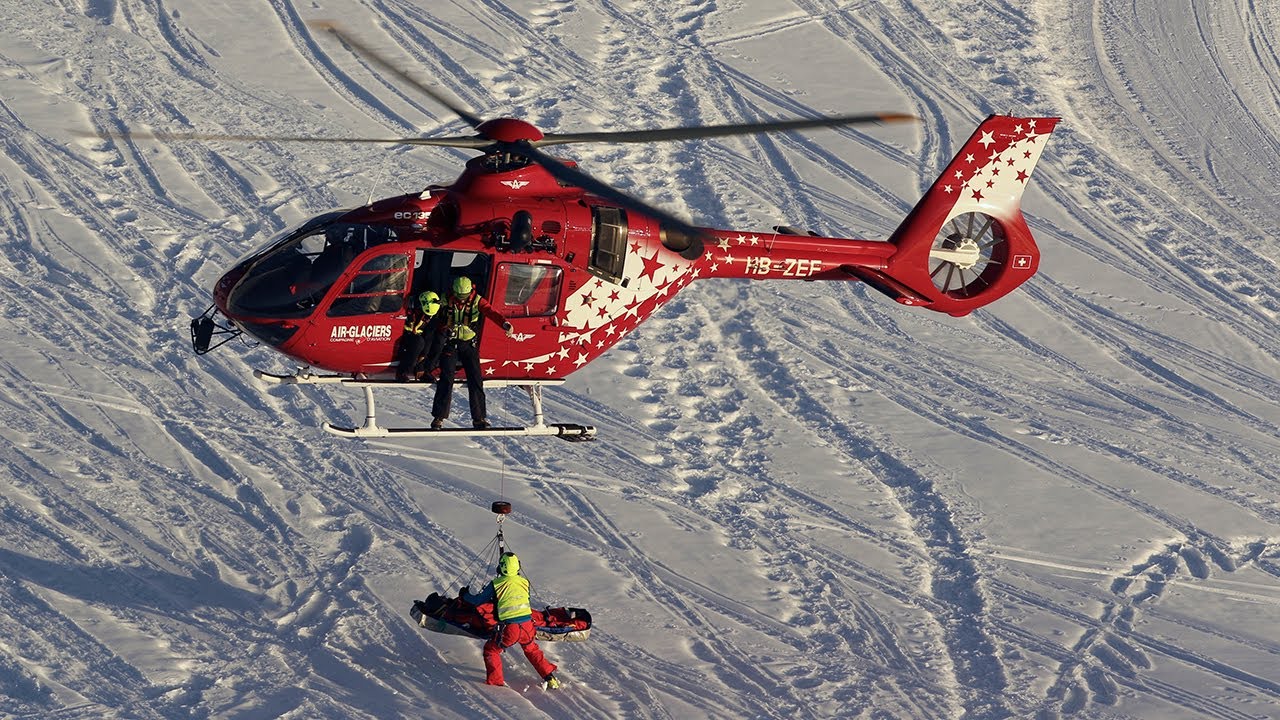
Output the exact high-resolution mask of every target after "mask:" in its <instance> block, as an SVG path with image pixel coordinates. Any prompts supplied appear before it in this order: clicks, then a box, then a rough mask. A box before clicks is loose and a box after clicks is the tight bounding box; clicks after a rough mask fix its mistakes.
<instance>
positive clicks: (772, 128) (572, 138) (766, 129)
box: [532, 113, 920, 146]
mask: <svg viewBox="0 0 1280 720" xmlns="http://www.w3.org/2000/svg"><path fill="white" fill-rule="evenodd" d="M919 119H920V118H918V117H916V116H915V115H908V114H905V113H871V114H863V115H837V116H834V117H822V118H812V119H802V120H779V121H775V122H760V123H740V124H735V125H705V126H700V127H699V126H695V127H679V128H665V129H658V130H628V131H621V132H590V133H564V134H551V135H547V136H545V137H543V138H542V139H541V140H537V141H534V142H533V143H532V144H533V145H535V146H542V145H564V144H566V143H579V142H605V143H639V142H658V141H664V140H697V139H701V138H712V137H726V136H729V135H751V134H755V133H771V132H787V131H790V130H804V129H806V128H817V127H844V126H846V125H868V124H873V123H874V124H880V123H890V122H909V121H917V120H919Z"/></svg>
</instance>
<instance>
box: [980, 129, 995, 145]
mask: <svg viewBox="0 0 1280 720" xmlns="http://www.w3.org/2000/svg"><path fill="white" fill-rule="evenodd" d="M995 141H996V139H995V138H994V137H992V135H991V133H989V132H984V133H982V139H980V140H978V142H980V143H982V147H984V148H989V147H991V144H992V143H994V142H995Z"/></svg>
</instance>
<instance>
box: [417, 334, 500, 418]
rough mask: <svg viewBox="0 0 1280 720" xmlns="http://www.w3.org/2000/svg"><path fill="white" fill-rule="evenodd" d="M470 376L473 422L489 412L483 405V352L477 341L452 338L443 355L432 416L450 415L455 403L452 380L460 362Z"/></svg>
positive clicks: (469, 392) (469, 394) (469, 389)
mask: <svg viewBox="0 0 1280 720" xmlns="http://www.w3.org/2000/svg"><path fill="white" fill-rule="evenodd" d="M459 363H461V365H462V370H463V372H464V373H466V376H467V395H468V396H469V399H470V400H471V422H473V423H476V422H480V421H481V420H484V419H485V418H486V417H487V416H488V413H487V412H486V410H485V404H484V378H483V377H481V376H480V351H479V350H477V349H476V346H475V344H474V343H469V342H461V341H458V340H451V341H449V342H448V343H446V344H445V346H444V353H443V354H441V355H440V381H439V382H437V383H436V399H435V402H434V403H432V404H431V416H432V417H436V418H447V417H449V408H450V407H451V406H452V405H453V380H454V375H455V374H456V373H457V369H458V364H459Z"/></svg>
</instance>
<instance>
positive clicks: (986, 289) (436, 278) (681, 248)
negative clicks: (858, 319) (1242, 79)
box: [132, 23, 1059, 440]
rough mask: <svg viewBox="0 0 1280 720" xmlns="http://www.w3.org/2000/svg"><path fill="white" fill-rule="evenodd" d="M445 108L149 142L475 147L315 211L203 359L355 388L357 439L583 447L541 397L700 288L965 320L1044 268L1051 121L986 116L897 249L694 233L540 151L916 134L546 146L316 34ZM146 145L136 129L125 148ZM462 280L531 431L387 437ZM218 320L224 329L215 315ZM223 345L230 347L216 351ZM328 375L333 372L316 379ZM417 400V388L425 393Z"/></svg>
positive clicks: (547, 137) (203, 345)
mask: <svg viewBox="0 0 1280 720" xmlns="http://www.w3.org/2000/svg"><path fill="white" fill-rule="evenodd" d="M314 27H318V28H319V29H321V30H324V31H327V32H329V33H331V34H333V35H334V36H336V37H337V38H338V39H339V40H340V41H342V42H344V43H345V44H346V45H347V46H349V47H350V48H352V49H353V50H354V51H355V52H357V53H360V54H362V55H363V56H364V57H366V58H367V59H369V60H371V61H373V62H374V63H376V64H378V65H379V66H381V67H383V68H384V69H386V70H388V71H389V72H392V73H394V74H396V75H397V76H398V77H399V78H400V79H401V80H403V81H404V82H406V83H408V84H410V85H412V86H413V87H415V88H417V89H418V90H420V91H422V92H423V93H425V94H426V95H428V96H430V97H432V98H433V99H435V100H436V101H437V102H440V103H441V104H442V105H444V106H445V107H447V108H449V109H450V110H451V111H452V112H453V113H455V114H456V115H457V116H458V117H460V118H462V119H463V120H464V121H465V122H466V123H467V124H468V125H470V126H471V128H472V129H473V130H474V135H470V136H464V137H445V138H408V139H374V138H355V139H334V138H323V139H321V138H308V137H265V136H247V135H189V134H182V135H179V134H167V133H155V134H151V135H149V136H147V137H151V138H157V139H214V140H274V141H281V140H284V141H300V142H377V143H401V144H411V145H433V146H445V147H461V148H472V149H475V150H478V151H480V153H482V154H481V155H480V156H479V157H476V158H473V159H471V160H470V161H468V162H467V163H466V167H465V170H464V171H463V173H462V175H461V176H460V177H459V178H458V179H457V180H455V181H454V182H453V183H452V184H450V185H433V186H430V187H428V188H426V189H425V190H423V191H421V192H414V193H409V194H406V195H400V196H398V197H392V198H386V199H383V200H378V201H376V202H372V203H370V204H369V205H367V206H365V207H360V208H356V209H354V210H348V211H336V212H330V213H326V214H324V215H320V216H319V217H315V218H313V219H311V220H309V221H308V222H306V223H304V224H303V225H302V226H301V227H299V228H297V229H295V230H293V231H291V232H287V233H285V234H284V235H283V236H281V237H279V238H277V239H273V240H271V241H270V242H268V243H266V244H265V245H263V246H262V247H261V248H259V249H257V250H256V251H254V252H252V253H250V254H249V255H248V256H247V257H245V258H244V259H243V260H241V261H240V262H239V263H238V264H236V265H235V267H233V268H231V269H230V270H229V271H227V273H226V274H225V275H223V276H222V278H221V279H220V280H219V281H218V283H217V285H216V286H215V288H214V291H213V298H214V301H213V305H211V306H210V308H209V309H208V310H206V311H205V313H204V314H203V315H201V316H200V317H198V318H196V319H194V320H192V323H191V335H192V344H193V347H194V349H195V351H196V352H197V353H199V354H203V353H205V352H208V351H209V350H211V349H213V348H215V347H218V346H219V345H221V344H223V343H225V342H227V341H228V340H230V339H231V338H233V337H235V336H238V335H239V334H241V333H248V334H249V335H250V336H252V337H254V338H257V339H258V340H260V341H262V342H264V343H266V344H267V345H270V346H271V347H273V348H275V349H276V350H278V351H280V352H281V353H282V354H284V355H285V356H287V357H289V358H291V359H293V360H296V361H297V362H299V363H301V364H302V366H304V367H305V368H306V369H299V370H298V371H297V372H295V373H293V374H287V375H280V374H272V373H266V372H262V371H255V375H256V376H257V377H258V378H259V379H261V380H263V381H266V382H270V383H279V384H326V383H339V384H345V385H354V386H358V387H362V388H363V389H364V393H365V399H366V403H367V411H366V417H365V420H364V423H363V424H362V425H360V426H358V427H341V426H335V425H333V424H328V423H326V424H325V426H324V427H325V429H326V430H327V431H329V432H331V433H334V434H337V435H342V436H349V437H388V436H395V437H405V436H437V437H438V436H442V435H491V436H505V435H551V436H558V437H562V438H565V439H570V440H582V439H591V438H593V437H594V435H595V428H594V427H592V426H587V425H574V424H559V423H553V424H548V423H546V422H545V421H544V418H543V411H542V401H541V400H542V396H541V390H542V387H543V386H545V385H557V384H560V383H563V382H564V380H565V378H566V377H568V376H569V375H570V374H571V373H573V372H574V371H575V370H577V369H579V368H581V367H583V366H585V365H586V364H587V363H590V362H591V361H592V360H594V359H595V358H597V357H599V356H600V355H601V354H603V353H604V352H605V351H607V350H608V349H609V348H610V347H612V346H613V345H614V344H615V343H617V342H618V341H619V340H620V339H621V338H623V337H624V336H626V335H627V333H629V332H631V331H632V330H634V329H635V328H636V327H637V326H639V325H640V324H641V323H642V322H644V321H645V320H646V319H647V318H648V317H649V316H650V315H652V314H653V312H654V311H656V310H657V309H658V308H659V307H661V306H662V305H663V303H665V302H667V301H668V300H670V299H671V298H672V297H674V296H675V294H676V293H677V292H678V291H679V290H680V289H682V288H683V287H685V286H686V285H688V284H689V283H690V282H692V281H694V280H701V279H707V278H747V279H753V280H806V281H814V280H844V281H848V280H854V281H862V282H865V283H867V284H868V285H870V286H871V287H873V288H875V289H876V290H879V291H880V292H882V293H884V294H885V295H888V296H889V297H890V298H893V299H894V300H896V301H897V302H899V303H902V304H904V305H916V306H920V307H924V308H928V309H930V310H936V311H938V312H944V313H948V314H950V315H955V316H962V315H966V314H968V313H970V312H972V311H973V310H975V309H977V308H980V307H982V306H984V305H986V304H988V303H990V302H992V301H994V300H996V299H998V298H1000V297H1002V296H1004V295H1005V294H1007V293H1009V292H1010V291H1012V290H1014V289H1015V288H1017V287H1018V286H1019V285H1021V284H1022V283H1024V282H1026V281H1027V280H1028V279H1029V278H1030V277H1031V276H1032V275H1033V274H1035V272H1036V269H1037V266H1038V263H1039V259H1040V253H1039V250H1038V248H1037V247H1036V244H1035V241H1034V239H1033V238H1032V236H1031V231H1030V229H1029V228H1028V226H1027V223H1026V220H1025V219H1024V217H1023V215H1022V211H1021V197H1022V193H1023V190H1024V189H1025V188H1026V185H1027V182H1028V180H1029V177H1030V175H1031V172H1032V169H1033V168H1034V167H1035V165H1036V161H1037V160H1038V159H1039V157H1040V153H1041V152H1042V151H1043V150H1044V147H1045V144H1046V143H1047V141H1048V139H1049V135H1050V133H1052V132H1053V129H1054V127H1055V125H1056V124H1057V122H1058V120H1059V118H1053V117H1036V118H1020V117H1010V116H1004V115H992V116H990V117H988V118H987V119H986V120H984V121H983V122H982V123H981V125H979V126H978V128H977V130H976V131H975V132H974V134H973V136H972V137H970V138H969V140H968V141H967V142H966V143H965V144H964V146H963V148H961V150H960V152H959V153H958V154H957V155H956V157H955V158H954V159H953V160H952V161H951V163H950V164H949V165H948V166H947V168H946V170H945V171H944V172H943V174H942V176H941V177H940V178H939V179H938V180H937V181H936V182H935V183H934V184H933V186H932V187H931V188H930V189H929V190H928V192H926V193H925V195H924V197H923V198H922V199H921V200H920V201H919V203H918V204H917V205H916V206H915V207H914V208H913V209H912V210H911V212H910V213H909V214H908V215H907V217H906V219H905V220H903V222H902V224H901V225H899V226H898V228H897V230H896V231H895V232H894V233H893V235H892V236H891V237H890V238H889V239H888V240H887V241H872V240H854V239H845V238H833V237H819V236H816V235H814V234H813V233H805V232H802V231H798V230H795V229H792V228H789V227H784V226H779V227H775V228H774V229H773V231H772V232H748V231H738V230H716V229H711V228H702V227H694V226H692V225H690V224H688V223H686V222H684V221H683V220H680V219H679V218H676V217H674V216H672V215H671V214H669V213H666V212H664V211H662V210H660V209H658V208H655V207H653V206H651V205H649V204H647V203H644V202H642V201H640V200H637V199H635V198H632V197H630V196H628V195H626V194H624V193H622V192H620V191H618V190H616V189H614V188H612V187H610V186H608V185H606V184H605V183H603V182H601V181H599V180H596V179H595V178H593V177H591V176H590V175H588V174H586V173H584V172H583V171H582V170H580V169H578V168H577V165H576V163H574V162H572V161H569V160H562V159H558V158H554V157H552V156H550V155H548V154H546V153H544V152H543V151H542V150H541V148H543V147H546V146H549V145H560V144H566V143H576V142H653V141H662V140H687V139H696V138H709V137H719V136H727V135H737V134H745V133H761V132H778V131H794V130H801V129H805V128H815V127H833V126H845V125H856V124H867V123H884V122H895V121H905V120H915V118H914V117H913V116H910V115H902V114H869V115H856V116H843V117H826V118H817V119H812V120H809V119H805V120H791V121H780V122H767V123H753V124H741V125H722V126H710V127H684V128H670V129H660V130H641V131H634V132H591V133H577V134H544V133H543V132H541V131H539V130H538V129H537V128H535V127H534V126H532V125H530V124H529V123H527V122H524V121H522V120H518V119H513V118H499V119H494V120H487V121H486V120H482V119H481V118H479V117H476V116H475V115H473V114H471V113H470V112H468V111H467V110H465V109H464V108H462V107H460V106H458V105H457V104H455V103H453V102H451V101H450V100H449V99H448V98H447V97H444V96H442V95H441V94H440V93H439V92H436V91H435V90H433V89H432V88H430V87H428V86H425V85H422V84H421V83H418V82H417V81H416V80H414V79H413V78H412V77H411V76H409V75H408V74H407V73H405V72H403V71H401V70H399V69H397V68H396V67H394V66H393V65H392V64H391V63H389V62H388V61H387V60H385V59H384V58H382V57H381V56H379V55H378V54H377V53H375V52H373V51H372V50H371V49H370V48H368V47H366V46H365V45H363V44H361V43H360V42H359V41H358V40H356V39H355V38H353V37H351V36H350V35H349V34H347V33H345V32H342V31H341V30H339V29H338V28H337V27H336V26H334V25H332V24H328V23H324V24H316V25H314ZM132 136H133V137H139V135H138V134H132ZM460 275H466V276H467V277H469V278H471V279H472V281H473V283H475V287H476V288H477V289H478V290H479V291H480V294H481V295H483V296H484V297H486V298H487V299H488V300H489V302H490V303H491V305H492V306H493V308H494V309H496V310H498V311H499V312H500V313H501V314H503V315H504V316H506V317H507V318H508V320H509V321H510V323H511V325H512V331H511V332H510V333H504V332H503V331H502V329H501V328H496V326H494V325H493V324H492V323H489V324H488V328H487V331H485V332H482V333H481V335H480V337H479V339H478V343H479V346H478V347H479V351H480V356H481V363H482V368H483V373H484V380H485V384H486V386H489V387H493V386H511V385H514V386H519V387H522V388H524V389H526V390H527V392H528V394H529V397H530V399H531V401H532V403H533V412H534V418H533V422H532V423H529V424H526V425H523V426H519V427H494V428H487V429H471V428H465V429H464V428H448V429H444V430H431V429H427V428H425V427H423V428H412V427H409V428H386V427H381V426H379V425H378V424H377V418H376V410H375V404H374V397H373V389H374V388H376V387H378V386H385V385H388V384H393V383H395V382H396V381H395V379H394V378H395V375H396V370H397V367H396V364H397V363H396V357H397V352H396V349H397V342H398V341H399V339H400V336H401V334H402V333H403V327H404V321H405V318H406V310H407V308H408V303H410V302H412V299H413V298H415V297H417V295H418V294H419V293H420V292H423V291H425V290H435V291H437V292H438V293H439V294H440V296H441V297H444V296H445V291H446V290H447V289H448V288H449V287H450V284H451V282H452V280H453V278H456V277H458V276H460ZM219 314H221V315H222V316H223V317H224V318H225V319H226V321H222V320H219V319H218V318H217V316H218V315H219ZM215 336H218V337H219V341H218V342H217V343H216V344H213V345H212V347H211V341H212V340H213V338H214V337H215ZM312 369H318V370H320V371H324V372H315V371H313V370H312ZM419 387H422V386H421V385H419Z"/></svg>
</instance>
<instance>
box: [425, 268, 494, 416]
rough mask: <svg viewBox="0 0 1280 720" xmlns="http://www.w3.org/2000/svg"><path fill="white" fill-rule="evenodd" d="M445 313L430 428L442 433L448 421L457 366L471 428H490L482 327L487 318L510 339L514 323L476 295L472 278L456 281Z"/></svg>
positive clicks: (463, 277)
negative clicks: (464, 383)
mask: <svg viewBox="0 0 1280 720" xmlns="http://www.w3.org/2000/svg"><path fill="white" fill-rule="evenodd" d="M442 312H443V313H444V318H443V320H442V321H441V331H442V333H443V334H444V352H443V354H441V356H440V380H439V382H437V383H436V398H435V402H434V403H432V406H431V415H432V416H433V417H434V418H435V419H434V420H432V421H431V428H432V429H433V430H439V429H440V428H442V427H444V421H445V420H446V419H447V418H448V417H449V408H450V407H451V406H452V405H453V380H454V374H455V372H456V371H457V367H458V364H459V363H461V364H462V370H463V372H465V373H466V376H467V394H468V396H469V399H470V400H471V425H472V427H476V428H487V427H489V420H488V412H487V411H486V409H485V400H484V378H483V377H481V375H480V350H479V348H478V347H477V344H478V342H479V340H480V326H481V325H482V324H483V323H484V318H486V317H487V318H489V319H490V320H492V321H494V322H496V323H498V324H500V325H502V329H503V330H505V331H506V332H507V336H508V337H510V336H511V334H512V329H511V323H509V322H507V319H506V318H505V317H503V316H502V313H500V312H498V311H497V310H494V309H493V308H492V307H490V306H489V301H488V300H485V299H484V298H482V297H480V295H479V293H477V292H476V289H475V286H474V285H473V283H472V282H471V278H469V277H466V276H465V275H464V276H461V277H459V278H457V279H455V280H454V281H453V288H452V289H451V290H450V292H449V302H448V303H446V304H445V306H444V308H443V310H442Z"/></svg>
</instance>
